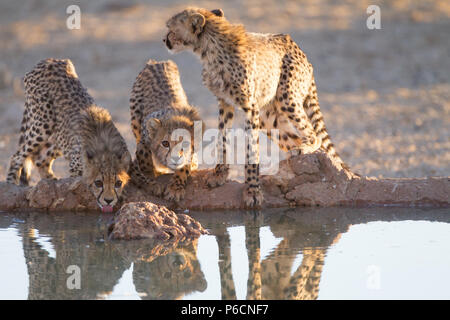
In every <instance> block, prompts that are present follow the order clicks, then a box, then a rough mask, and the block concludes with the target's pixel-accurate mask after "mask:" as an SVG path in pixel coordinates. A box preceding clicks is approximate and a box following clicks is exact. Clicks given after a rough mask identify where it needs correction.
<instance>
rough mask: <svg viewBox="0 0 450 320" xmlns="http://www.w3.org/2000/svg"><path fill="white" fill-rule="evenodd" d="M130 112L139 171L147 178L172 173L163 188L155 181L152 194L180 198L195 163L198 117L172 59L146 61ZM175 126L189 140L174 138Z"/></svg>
mask: <svg viewBox="0 0 450 320" xmlns="http://www.w3.org/2000/svg"><path fill="white" fill-rule="evenodd" d="M130 112H131V127H132V130H133V133H134V136H135V138H136V161H137V164H138V167H139V170H140V171H141V172H142V173H143V174H144V175H145V176H146V177H147V178H148V179H154V178H155V177H156V176H157V175H159V174H162V173H171V172H174V175H173V177H172V179H171V181H170V183H169V185H168V186H167V188H166V190H165V191H164V190H161V189H159V187H160V186H159V185H157V184H156V185H155V186H156V187H158V189H156V190H155V191H154V193H156V194H162V193H164V197H165V198H166V199H168V200H175V201H179V200H181V199H183V198H184V194H185V186H186V182H187V179H188V177H189V175H190V173H191V172H192V170H195V169H196V168H197V166H198V165H197V158H196V154H195V152H194V124H195V121H201V120H200V117H199V115H198V111H197V110H196V109H195V108H194V107H192V106H190V105H189V103H188V101H187V97H186V94H185V92H184V90H183V87H182V86H181V82H180V75H179V72H178V67H177V65H176V64H175V63H174V62H173V61H170V60H169V61H163V62H157V61H154V60H149V61H148V62H147V64H146V65H145V67H144V69H143V70H142V71H141V72H140V73H139V75H138V76H137V78H136V81H135V82H134V85H133V89H132V93H131V98H130ZM177 129H184V130H187V132H189V135H190V141H186V140H188V139H187V138H186V139H179V138H178V137H175V136H174V134H176V132H174V131H175V130H177Z"/></svg>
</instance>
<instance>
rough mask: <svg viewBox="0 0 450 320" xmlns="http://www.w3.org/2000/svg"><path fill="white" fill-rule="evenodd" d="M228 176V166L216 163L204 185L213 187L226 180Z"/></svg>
mask: <svg viewBox="0 0 450 320" xmlns="http://www.w3.org/2000/svg"><path fill="white" fill-rule="evenodd" d="M227 178H228V167H227V166H224V165H220V164H219V165H217V166H216V168H215V169H214V172H212V173H211V174H210V175H209V176H208V177H207V178H206V179H207V180H206V185H207V186H208V187H210V188H215V187H218V186H221V185H223V184H225V182H227Z"/></svg>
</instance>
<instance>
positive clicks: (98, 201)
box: [97, 175, 105, 204]
mask: <svg viewBox="0 0 450 320" xmlns="http://www.w3.org/2000/svg"><path fill="white" fill-rule="evenodd" d="M104 181H105V177H103V175H102V182H104ZM104 185H105V184H104V183H102V191H101V192H100V194H99V195H98V197H97V203H98V204H100V197H101V196H102V194H103V186H104Z"/></svg>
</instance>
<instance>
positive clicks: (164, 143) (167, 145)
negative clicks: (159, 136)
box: [161, 140, 170, 148]
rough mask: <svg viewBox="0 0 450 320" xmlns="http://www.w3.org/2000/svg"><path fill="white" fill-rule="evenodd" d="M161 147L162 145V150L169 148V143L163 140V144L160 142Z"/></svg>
mask: <svg viewBox="0 0 450 320" xmlns="http://www.w3.org/2000/svg"><path fill="white" fill-rule="evenodd" d="M161 145H162V146H163V147H164V148H168V147H170V143H169V141H167V140H164V141H163V142H161Z"/></svg>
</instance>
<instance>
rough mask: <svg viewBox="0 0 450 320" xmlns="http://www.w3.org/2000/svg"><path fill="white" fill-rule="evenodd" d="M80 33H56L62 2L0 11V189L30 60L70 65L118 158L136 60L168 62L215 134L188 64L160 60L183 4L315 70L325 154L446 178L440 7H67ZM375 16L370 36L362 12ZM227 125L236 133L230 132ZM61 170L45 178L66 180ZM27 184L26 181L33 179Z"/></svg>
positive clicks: (327, 0)
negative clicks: (107, 127)
mask: <svg viewBox="0 0 450 320" xmlns="http://www.w3.org/2000/svg"><path fill="white" fill-rule="evenodd" d="M77 3H78V4H79V6H80V8H81V12H82V14H81V29H80V30H69V29H67V28H66V19H67V17H68V15H67V14H66V8H67V6H69V5H70V4H73V2H72V1H60V0H46V1H44V0H40V1H37V0H34V1H31V0H30V1H26V2H25V1H23V2H22V1H20V2H19V1H2V2H0V179H1V180H3V179H5V172H6V170H7V167H8V162H9V157H10V156H11V154H12V153H13V152H14V151H15V148H16V145H17V141H18V132H19V124H20V121H21V116H22V111H23V101H24V97H23V89H22V83H21V78H22V77H23V75H24V74H25V72H27V71H29V70H30V69H31V68H32V67H33V66H34V65H35V64H36V63H37V62H38V61H39V60H41V59H44V58H48V57H55V58H70V59H71V60H72V61H73V62H74V64H75V67H76V70H77V73H78V75H79V77H80V79H81V81H82V83H83V84H84V85H85V86H86V87H88V88H89V92H90V93H91V94H92V96H93V97H94V98H95V100H96V102H97V103H98V104H99V105H101V106H103V107H105V108H107V109H109V110H110V112H111V114H112V115H113V118H114V120H115V121H116V123H117V125H118V127H119V130H120V131H121V133H122V134H123V135H124V137H125V138H126V140H127V142H128V144H129V147H130V150H131V151H134V148H135V144H134V141H133V136H132V132H131V129H130V126H129V105H128V99H129V93H130V91H131V86H132V84H133V81H134V79H135V77H136V75H137V74H138V72H139V71H140V70H141V68H142V67H143V65H144V64H145V62H146V61H147V59H149V58H153V59H160V60H166V59H173V60H174V61H175V62H176V63H177V64H178V66H179V68H180V72H181V77H182V83H183V86H184V88H185V90H186V92H187V95H188V98H189V101H190V102H191V103H192V104H194V105H197V106H198V107H199V108H200V111H201V115H202V117H203V119H204V120H205V121H206V124H207V127H215V126H216V125H217V121H216V118H217V114H218V111H217V107H216V102H215V98H214V97H213V95H212V94H211V93H210V92H209V91H208V90H207V89H206V88H205V87H204V86H203V85H202V83H201V77H200V72H201V66H200V62H199V61H198V59H197V58H195V57H194V56H193V55H192V54H189V53H181V54H178V55H176V56H171V55H170V54H169V53H168V52H167V50H166V49H165V47H164V45H163V43H162V41H161V39H162V37H163V35H164V33H165V21H166V20H167V18H169V17H170V16H171V15H172V14H174V13H176V12H178V11H180V10H181V9H183V8H184V7H186V6H187V5H195V6H201V7H206V8H210V9H214V8H222V9H223V10H224V12H225V15H226V16H227V18H228V19H229V20H231V21H232V22H236V23H243V24H245V25H246V27H247V30H249V31H255V32H271V33H289V34H291V36H292V37H293V39H294V40H295V41H296V42H297V43H298V44H299V45H300V47H301V48H302V49H303V50H304V51H305V52H306V54H307V55H308V57H309V60H310V61H311V62H312V64H313V65H314V66H315V72H316V81H317V85H318V90H319V100H320V103H321V108H322V111H323V113H324V117H325V122H326V124H327V127H328V130H329V132H330V134H331V136H332V139H333V141H334V143H335V145H336V149H337V150H338V152H339V153H340V154H341V156H342V158H343V159H344V160H345V161H346V162H348V164H349V165H350V166H351V167H352V168H353V169H354V170H355V171H357V172H359V173H361V174H364V175H370V176H378V177H425V176H449V175H450V81H449V80H450V60H449V52H450V41H449V34H450V2H448V1H447V0H442V1H406V0H400V1H359V0H348V1H333V0H307V1H276V0H258V1H256V0H251V1H195V2H194V1H176V0H171V1H163V0H157V1H125V0H124V1H117V0H116V1H114V0H113V1H106V0H100V1H77ZM370 4H378V5H379V6H380V8H381V27H382V29H381V30H369V29H368V28H367V27H366V19H367V17H368V14H367V13H366V8H367V7H368V6H369V5H370ZM239 125H240V123H237V124H236V126H239ZM64 168H65V164H64V161H63V160H62V159H61V160H58V161H57V162H56V168H55V171H56V173H57V175H59V176H66V175H67V173H66V172H64ZM33 180H34V181H36V180H37V176H34V177H33Z"/></svg>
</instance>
